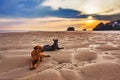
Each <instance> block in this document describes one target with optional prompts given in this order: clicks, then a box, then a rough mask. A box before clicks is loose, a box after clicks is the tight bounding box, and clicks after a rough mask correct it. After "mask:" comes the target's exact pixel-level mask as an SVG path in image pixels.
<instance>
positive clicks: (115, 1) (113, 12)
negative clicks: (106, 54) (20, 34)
mask: <svg viewBox="0 0 120 80" xmlns="http://www.w3.org/2000/svg"><path fill="white" fill-rule="evenodd" d="M119 2H120V1H119V0H109V1H108V0H76V1H73V0H0V18H42V17H59V18H86V17H87V16H89V14H91V13H94V15H95V17H101V18H98V19H105V20H106V19H113V18H114V19H115V18H116V17H119V15H118V14H120V4H119ZM88 13H89V14H88ZM108 15H109V16H110V17H111V18H108ZM115 16H116V17H115ZM112 17H113V18H112Z"/></svg>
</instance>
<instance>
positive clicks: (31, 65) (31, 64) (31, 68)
mask: <svg viewBox="0 0 120 80" xmlns="http://www.w3.org/2000/svg"><path fill="white" fill-rule="evenodd" d="M33 69H34V66H33V61H32V60H31V62H30V70H33Z"/></svg>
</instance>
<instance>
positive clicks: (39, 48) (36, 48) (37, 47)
mask: <svg viewBox="0 0 120 80" xmlns="http://www.w3.org/2000/svg"><path fill="white" fill-rule="evenodd" d="M34 49H35V50H40V51H42V47H41V46H35V47H34Z"/></svg>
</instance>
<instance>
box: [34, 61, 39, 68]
mask: <svg viewBox="0 0 120 80" xmlns="http://www.w3.org/2000/svg"><path fill="white" fill-rule="evenodd" d="M39 64H40V60H37V62H36V64H35V65H34V68H35V69H36V68H37V67H38V66H39Z"/></svg>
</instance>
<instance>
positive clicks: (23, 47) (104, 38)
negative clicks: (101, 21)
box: [0, 31, 120, 80]
mask: <svg viewBox="0 0 120 80" xmlns="http://www.w3.org/2000/svg"><path fill="white" fill-rule="evenodd" d="M53 38H58V39H59V46H60V47H64V49H62V50H58V51H46V52H44V54H47V55H50V56H51V57H48V58H44V60H43V62H41V63H40V65H39V67H38V68H37V69H35V70H29V63H30V55H31V51H32V50H33V47H34V46H36V45H41V46H43V45H46V44H52V43H53V41H52V39H53ZM0 80H120V32H112V31H111V32H109V31H108V32H99V31H98V32H93V31H85V32H84V31H83V32H79V31H75V32H66V31H63V32H62V31H59V32H57V31H55V32H52V31H51V32H50V31H48V32H47V31H46V32H44V31H43V32H42V31H37V32H21V33H20V32H18V33H17V32H15V33H0Z"/></svg>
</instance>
